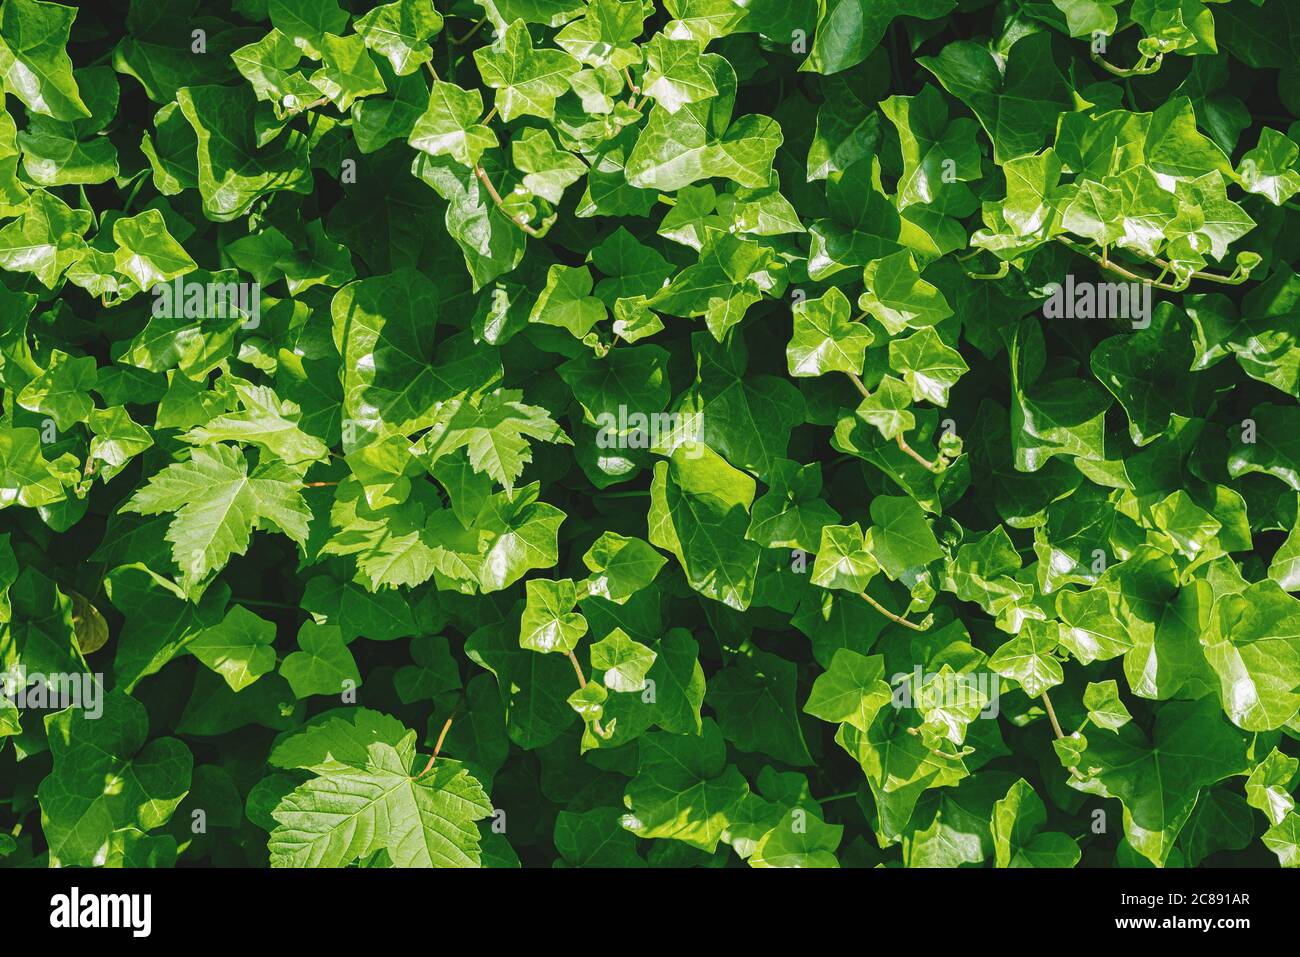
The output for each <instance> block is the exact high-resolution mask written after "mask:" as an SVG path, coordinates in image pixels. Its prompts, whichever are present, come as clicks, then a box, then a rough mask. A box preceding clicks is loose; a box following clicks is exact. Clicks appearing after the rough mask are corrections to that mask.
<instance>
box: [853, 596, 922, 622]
mask: <svg viewBox="0 0 1300 957" xmlns="http://www.w3.org/2000/svg"><path fill="white" fill-rule="evenodd" d="M857 594H858V597H859V598H861V599H863V600H864V601H866V603H867V604H868V605H870V606H871V607H872V608H874V609H876V611H878V612H880V613H881V614H882V615H884V616H885V617H886V618H888V619H889V620H890V621H892V622H894V623H895V624H898V625H902V626H903V627H904V628H911V629H912V630H913V631H925V630H927V629H928V628H929V627H930V626H931V625H932V624H934V615H926V616H925V617H924V618H922V619H921V620H920V621H919V622H915V621H908V620H907V619H906V618H904V617H902V616H901V615H895V614H894V613H893V612H892V611H890V610H889V609H888V608H886V607H885V606H884V605H882V604H881V603H880V602H878V601H876V600H875V599H874V598H872V597H871V596H870V595H868V594H867V593H866V592H864V591H863V592H858V593H857Z"/></svg>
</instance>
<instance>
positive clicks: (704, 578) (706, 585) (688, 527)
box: [647, 446, 759, 611]
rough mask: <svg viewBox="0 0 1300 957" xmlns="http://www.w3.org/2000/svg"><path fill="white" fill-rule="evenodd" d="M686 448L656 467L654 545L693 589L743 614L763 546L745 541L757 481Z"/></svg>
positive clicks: (709, 453)
mask: <svg viewBox="0 0 1300 957" xmlns="http://www.w3.org/2000/svg"><path fill="white" fill-rule="evenodd" d="M698 452H699V454H697V455H696V454H693V453H692V452H690V451H688V450H687V449H685V448H684V447H679V448H678V449H677V450H676V451H674V452H673V454H672V456H671V458H670V459H669V460H668V461H667V462H659V463H657V464H656V465H655V471H654V480H653V482H652V483H651V486H650V513H649V515H648V516H647V518H648V522H649V526H650V544H652V545H656V546H658V547H659V548H662V549H665V550H666V551H669V552H672V553H673V554H674V555H675V556H676V557H677V561H678V562H679V563H680V564H681V566H682V570H683V571H684V572H685V573H686V578H687V581H688V582H689V583H690V585H691V587H692V588H694V589H695V590H696V591H698V592H700V593H701V594H702V595H705V596H707V597H709V598H712V599H714V600H715V601H720V602H722V603H724V604H726V605H728V606H730V607H732V608H736V609H739V610H742V611H743V610H744V609H745V608H747V607H749V603H750V600H751V599H752V597H753V592H754V584H755V581H756V578H757V574H758V554H759V546H758V545H756V544H754V543H752V542H749V541H747V540H746V539H745V530H746V528H747V527H748V525H749V509H750V506H751V505H752V504H753V501H754V492H755V486H754V480H753V479H751V478H750V477H749V476H747V475H745V474H744V473H743V472H739V471H737V470H736V469H733V468H732V467H731V466H730V465H728V464H727V462H726V461H725V460H724V459H723V458H722V457H721V456H720V455H718V454H717V453H716V452H714V451H713V450H712V449H710V448H708V447H707V446H699V447H698Z"/></svg>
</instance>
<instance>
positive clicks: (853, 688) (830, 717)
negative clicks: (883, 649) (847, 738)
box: [803, 648, 893, 732]
mask: <svg viewBox="0 0 1300 957" xmlns="http://www.w3.org/2000/svg"><path fill="white" fill-rule="evenodd" d="M884 678H885V659H884V658H883V657H881V656H880V655H871V656H867V655H860V654H858V653H857V652H856V651H851V650H850V649H848V648H841V649H839V650H838V651H836V652H835V656H834V657H833V658H832V659H831V666H830V667H829V668H827V669H826V671H825V672H823V673H822V674H821V675H819V676H818V678H817V680H816V681H814V682H813V686H812V691H811V692H810V693H809V695H808V700H807V701H806V702H804V706H803V710H804V711H806V712H807V713H808V714H811V715H813V716H814V717H817V718H821V719H822V720H823V721H829V722H831V723H832V724H838V723H844V722H847V723H848V724H851V725H853V727H855V728H857V729H858V730H859V731H864V732H865V731H867V730H868V729H869V728H870V727H871V724H872V722H873V721H874V720H875V718H876V715H877V714H878V713H879V712H880V709H881V708H883V707H884V706H885V705H886V704H888V703H889V702H890V701H891V699H892V698H893V689H892V688H890V686H889V685H888V684H887V683H886V682H885V680H884Z"/></svg>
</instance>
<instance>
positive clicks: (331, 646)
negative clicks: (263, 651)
mask: <svg viewBox="0 0 1300 957" xmlns="http://www.w3.org/2000/svg"><path fill="white" fill-rule="evenodd" d="M280 674H281V675H282V676H283V677H284V680H285V681H287V682H289V687H290V688H292V689H293V696H294V697H295V698H307V697H310V696H311V695H316V694H319V695H343V694H346V693H347V692H348V691H350V690H352V689H355V688H356V687H357V686H358V685H360V684H361V674H360V672H358V671H357V663H356V661H355V660H353V658H352V652H350V651H348V649H347V645H345V644H344V643H343V635H342V633H341V632H340V631H339V629H338V628H336V627H335V626H333V625H318V624H316V623H315V622H314V621H307V622H303V625H302V627H301V628H300V629H299V630H298V650H297V651H295V652H293V653H292V654H290V655H286V656H285V659H284V661H282V662H281V663H280Z"/></svg>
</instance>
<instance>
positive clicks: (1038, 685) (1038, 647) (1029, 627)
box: [989, 618, 1065, 698]
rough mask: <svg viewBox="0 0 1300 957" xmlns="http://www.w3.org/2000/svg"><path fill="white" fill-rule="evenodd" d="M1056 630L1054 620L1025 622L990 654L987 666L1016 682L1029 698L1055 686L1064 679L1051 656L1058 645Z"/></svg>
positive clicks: (1062, 673) (1057, 661)
mask: <svg viewBox="0 0 1300 957" xmlns="http://www.w3.org/2000/svg"><path fill="white" fill-rule="evenodd" d="M1059 627H1060V626H1059V625H1058V624H1057V623H1056V622H1054V621H1039V620H1037V619H1033V618H1031V619H1029V620H1027V621H1026V622H1025V623H1024V624H1023V625H1022V626H1021V631H1020V634H1018V635H1017V636H1016V637H1014V638H1012V639H1011V640H1010V641H1008V642H1006V643H1005V644H1003V645H1002V646H1001V647H1000V648H998V650H997V651H995V652H994V653H993V657H991V658H990V659H989V667H990V668H991V669H993V670H994V671H996V672H997V673H998V674H1000V675H1002V676H1003V677H1004V678H1010V679H1011V680H1012V681H1018V682H1020V686H1021V687H1022V688H1024V690H1025V694H1027V695H1029V696H1030V697H1031V698H1036V697H1038V696H1039V695H1040V694H1042V693H1043V692H1044V691H1047V690H1048V689H1049V688H1054V687H1056V686H1057V685H1059V684H1060V683H1061V682H1063V681H1064V680H1065V672H1064V671H1062V670H1061V662H1060V661H1059V660H1058V659H1057V658H1056V657H1055V656H1054V655H1053V654H1052V651H1053V650H1054V649H1055V648H1056V647H1057V645H1058V644H1059V634H1058V629H1059Z"/></svg>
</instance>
